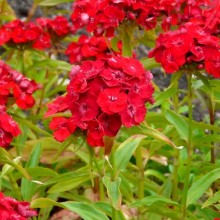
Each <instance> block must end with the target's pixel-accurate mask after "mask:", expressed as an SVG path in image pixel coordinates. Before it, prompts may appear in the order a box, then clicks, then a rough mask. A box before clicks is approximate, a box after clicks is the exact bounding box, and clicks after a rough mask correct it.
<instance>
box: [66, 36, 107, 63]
mask: <svg viewBox="0 0 220 220" xmlns="http://www.w3.org/2000/svg"><path fill="white" fill-rule="evenodd" d="M109 52H110V50H109V48H108V45H107V42H106V39H105V38H104V37H94V36H93V37H88V36H85V35H81V36H80V38H79V40H78V41H77V42H72V43H71V44H70V45H69V46H68V47H67V49H66V51H65V54H66V55H67V56H69V60H70V63H79V62H81V61H83V60H87V59H90V60H91V59H92V60H93V59H96V58H101V57H104V56H106V55H107V53H109Z"/></svg>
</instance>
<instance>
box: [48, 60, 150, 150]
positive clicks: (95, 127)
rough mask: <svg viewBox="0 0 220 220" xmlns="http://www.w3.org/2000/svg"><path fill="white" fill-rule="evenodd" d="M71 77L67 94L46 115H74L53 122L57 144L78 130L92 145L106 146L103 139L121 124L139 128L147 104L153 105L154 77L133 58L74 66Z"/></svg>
mask: <svg viewBox="0 0 220 220" xmlns="http://www.w3.org/2000/svg"><path fill="white" fill-rule="evenodd" d="M128 64H129V65H128ZM70 78H71V81H70V84H69V85H68V87H67V95H66V96H65V97H59V98H58V99H57V100H55V102H53V103H52V104H50V105H49V111H48V112H49V113H47V116H48V115H50V114H53V113H57V112H63V111H66V110H70V111H71V113H72V117H70V118H64V117H57V118H53V120H52V122H51V123H50V128H51V129H52V130H54V131H55V132H54V136H55V138H56V139H57V140H58V141H63V140H65V139H66V138H67V137H68V136H70V135H71V134H72V133H73V132H74V131H75V130H76V128H79V129H81V130H83V131H85V132H86V134H87V142H88V143H89V144H90V145H91V146H103V145H104V143H103V137H104V136H110V137H114V136H115V135H116V134H117V132H118V131H119V129H120V127H121V126H122V125H124V126H126V127H131V126H133V125H139V124H140V123H141V122H142V121H143V120H144V118H145V115H146V111H147V110H146V108H145V103H147V102H150V103H153V98H152V94H153V92H154V88H153V86H152V84H151V82H150V80H151V78H152V75H151V73H150V72H148V71H145V70H144V68H143V66H142V64H141V63H140V62H139V61H138V60H135V59H133V58H125V57H121V56H112V57H108V58H102V59H98V60H96V61H84V62H82V65H80V66H74V67H73V69H72V71H71V73H70Z"/></svg>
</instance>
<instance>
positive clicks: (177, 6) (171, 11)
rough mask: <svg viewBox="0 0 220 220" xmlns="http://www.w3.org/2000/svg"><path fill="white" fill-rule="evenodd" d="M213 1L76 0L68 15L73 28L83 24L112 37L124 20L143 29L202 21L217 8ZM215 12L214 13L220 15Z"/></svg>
mask: <svg viewBox="0 0 220 220" xmlns="http://www.w3.org/2000/svg"><path fill="white" fill-rule="evenodd" d="M216 4H218V3H216V2H215V1H212V2H210V1H209V0H199V1H195V0H178V1H173V0H156V1H155V0H136V1H133V0H98V1H92V0H86V1H85V0H76V1H75V2H74V3H73V13H72V15H71V20H72V23H73V28H72V30H73V32H75V31H77V30H78V29H80V28H82V27H86V28H87V31H88V32H90V33H91V32H93V34H94V35H95V36H101V35H103V34H105V35H106V36H113V35H114V31H115V29H116V28H118V27H119V25H120V24H121V23H123V22H135V23H136V24H137V25H138V26H139V27H142V28H144V29H146V30H150V29H153V28H155V27H156V25H157V23H158V22H160V23H161V25H162V28H163V29H164V30H168V29H170V27H171V25H179V24H182V23H183V22H186V21H190V20H191V21H192V22H197V21H200V22H201V19H203V20H204V18H208V16H210V13H212V12H213V10H216V9H215V8H216V7H215V6H216ZM204 10H205V12H206V14H205V13H204ZM217 11H218V10H216V13H215V14H216V15H217V16H218V17H219V16H220V13H219V12H217ZM212 17H213V15H212ZM212 20H213V19H212ZM214 20H215V21H217V20H218V19H214Z"/></svg>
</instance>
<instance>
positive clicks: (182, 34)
mask: <svg viewBox="0 0 220 220" xmlns="http://www.w3.org/2000/svg"><path fill="white" fill-rule="evenodd" d="M219 42H220V41H219V38H217V37H215V36H212V35H211V34H209V33H208V32H206V31H204V29H202V28H201V27H199V26H197V25H194V24H192V23H186V24H185V25H182V26H181V27H180V28H179V29H178V30H175V31H168V32H166V33H164V34H160V35H159V37H158V39H157V42H156V47H155V48H154V49H153V50H152V51H150V53H149V57H155V59H156V61H157V62H159V63H161V65H162V66H163V68H164V70H165V71H166V72H167V73H173V72H175V71H177V70H179V69H180V68H181V67H182V66H183V65H185V64H187V65H190V64H196V65H197V68H199V69H201V68H203V67H204V68H205V70H206V71H207V72H208V73H209V74H211V75H212V76H214V77H215V78H219V77H220V73H219V67H220V46H219Z"/></svg>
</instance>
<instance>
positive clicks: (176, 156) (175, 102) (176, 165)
mask: <svg viewBox="0 0 220 220" xmlns="http://www.w3.org/2000/svg"><path fill="white" fill-rule="evenodd" d="M181 75H182V74H180V76H181ZM180 76H179V77H178V78H176V77H174V75H173V78H172V80H173V82H174V84H173V87H174V88H175V89H177V90H178V82H179V78H180ZM172 103H173V110H174V111H175V112H176V113H178V106H179V98H178V92H177V93H175V94H174V95H173V97H172ZM179 156H180V151H179V150H178V149H174V165H173V175H172V179H173V189H172V199H173V200H174V201H177V200H178V193H177V192H178V169H179Z"/></svg>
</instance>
